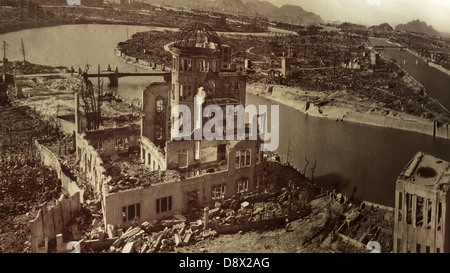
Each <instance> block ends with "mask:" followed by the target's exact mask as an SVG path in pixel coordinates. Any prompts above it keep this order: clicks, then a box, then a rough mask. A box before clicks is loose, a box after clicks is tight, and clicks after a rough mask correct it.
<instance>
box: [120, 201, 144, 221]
mask: <svg viewBox="0 0 450 273" xmlns="http://www.w3.org/2000/svg"><path fill="white" fill-rule="evenodd" d="M136 217H137V218H140V217H141V204H140V203H137V204H133V205H129V206H124V207H122V222H124V223H125V222H126V221H131V220H134V218H136Z"/></svg>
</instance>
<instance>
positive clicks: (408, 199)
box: [405, 193, 412, 225]
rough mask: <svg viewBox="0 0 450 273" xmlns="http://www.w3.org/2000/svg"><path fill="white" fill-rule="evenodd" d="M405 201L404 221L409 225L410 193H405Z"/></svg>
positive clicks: (410, 216) (410, 219) (410, 210)
mask: <svg viewBox="0 0 450 273" xmlns="http://www.w3.org/2000/svg"><path fill="white" fill-rule="evenodd" d="M405 201H406V223H407V224H408V225H411V223H412V196H411V194H409V193H407V194H405Z"/></svg>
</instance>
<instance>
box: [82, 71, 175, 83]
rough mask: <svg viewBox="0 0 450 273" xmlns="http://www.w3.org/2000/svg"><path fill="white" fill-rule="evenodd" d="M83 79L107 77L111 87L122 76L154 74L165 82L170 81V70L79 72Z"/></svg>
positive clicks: (147, 75)
mask: <svg viewBox="0 0 450 273" xmlns="http://www.w3.org/2000/svg"><path fill="white" fill-rule="evenodd" d="M81 75H82V77H83V78H84V79H88V78H108V79H109V86H111V87H117V86H119V78H123V77H155V76H160V77H161V76H162V77H164V80H165V81H166V82H170V76H171V72H170V71H158V72H144V73H138V72H136V73H123V72H119V70H118V69H117V68H116V70H115V71H114V72H103V73H102V72H100V73H96V74H88V73H86V72H85V73H82V74H81Z"/></svg>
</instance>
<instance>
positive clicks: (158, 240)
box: [107, 215, 218, 253]
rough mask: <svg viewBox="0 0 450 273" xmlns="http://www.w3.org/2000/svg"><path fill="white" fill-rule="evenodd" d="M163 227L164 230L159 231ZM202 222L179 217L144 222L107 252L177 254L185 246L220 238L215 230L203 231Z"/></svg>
mask: <svg viewBox="0 0 450 273" xmlns="http://www.w3.org/2000/svg"><path fill="white" fill-rule="evenodd" d="M158 227H160V228H161V227H162V228H163V229H162V230H159V231H155V230H158ZM201 228H202V221H201V220H198V221H196V222H192V223H186V218H184V217H183V216H181V215H177V216H176V218H174V219H173V220H166V221H164V220H163V221H161V223H157V222H156V221H155V222H152V223H149V222H144V223H142V224H140V225H139V226H136V227H130V228H129V229H128V230H127V231H126V232H125V233H124V234H122V235H121V236H120V237H119V238H118V239H117V240H116V241H115V242H114V243H113V244H112V246H111V247H110V249H109V250H108V251H107V252H109V253H161V252H176V251H178V249H179V248H181V247H183V246H188V245H190V244H195V243H196V242H199V241H203V240H205V239H208V238H212V237H216V236H218V233H217V232H216V231H214V230H211V229H208V230H205V231H204V230H202V229H201Z"/></svg>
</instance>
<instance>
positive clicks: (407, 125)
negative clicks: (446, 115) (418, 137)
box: [247, 83, 450, 139]
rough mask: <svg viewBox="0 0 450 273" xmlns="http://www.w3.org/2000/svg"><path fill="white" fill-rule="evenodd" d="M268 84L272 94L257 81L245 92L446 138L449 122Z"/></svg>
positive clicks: (346, 94)
mask: <svg viewBox="0 0 450 273" xmlns="http://www.w3.org/2000/svg"><path fill="white" fill-rule="evenodd" d="M271 86H272V87H273V90H272V93H270V92H269V91H268V89H269V88H268V86H267V85H264V84H259V83H257V84H248V85H247V91H248V92H249V93H251V94H254V95H257V96H262V97H264V98H267V99H270V100H272V101H275V102H278V103H282V104H285V105H287V106H289V107H292V108H294V109H296V110H298V111H300V112H302V113H304V114H306V115H310V116H314V117H321V118H328V119H333V120H336V121H350V122H356V123H361V124H365V125H372V126H379V127H384V128H392V129H399V130H406V131H411V132H416V133H421V134H426V135H431V136H435V137H440V138H444V139H450V127H449V124H443V125H439V124H437V123H436V122H434V121H433V120H429V119H424V118H419V117H415V116H412V115H408V114H404V113H399V112H396V111H392V110H391V109H387V108H385V107H383V106H382V105H380V104H379V103H377V102H374V101H370V100H368V99H366V98H364V97H362V96H360V95H358V94H356V93H354V92H350V91H335V92H322V91H303V90H300V89H298V88H293V87H287V86H282V85H271Z"/></svg>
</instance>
